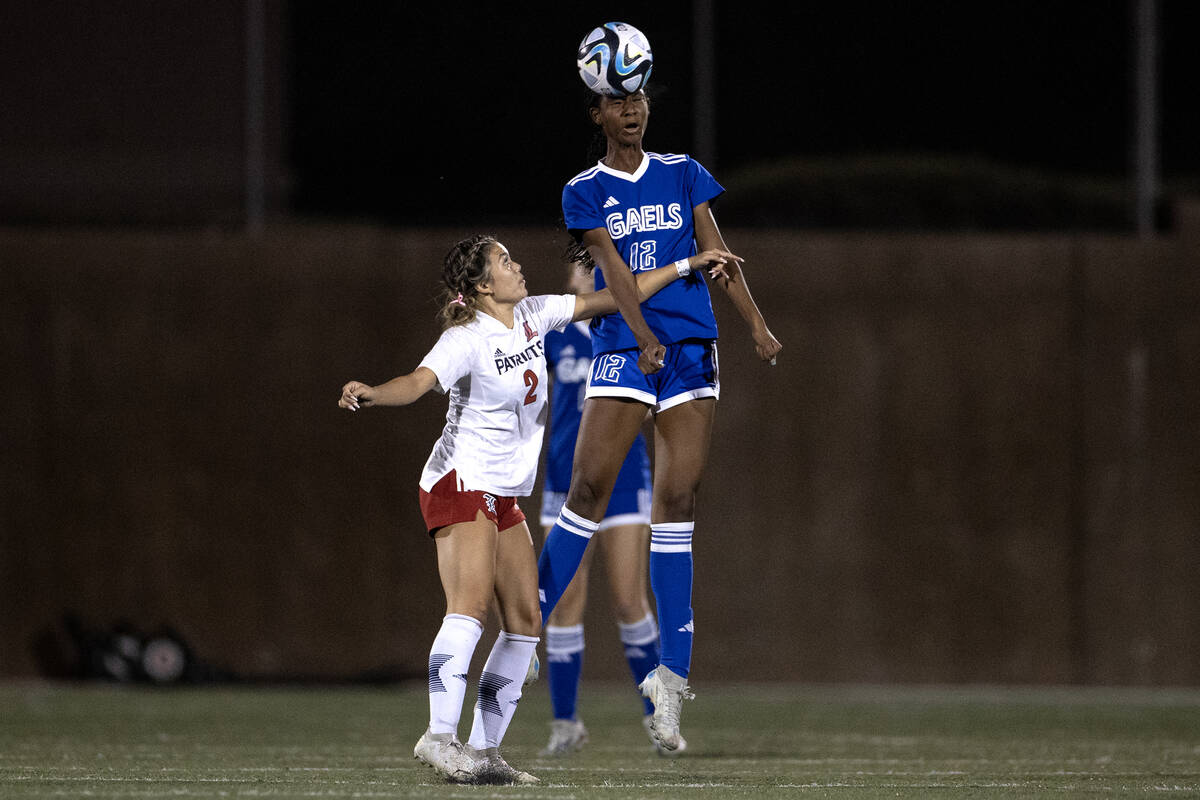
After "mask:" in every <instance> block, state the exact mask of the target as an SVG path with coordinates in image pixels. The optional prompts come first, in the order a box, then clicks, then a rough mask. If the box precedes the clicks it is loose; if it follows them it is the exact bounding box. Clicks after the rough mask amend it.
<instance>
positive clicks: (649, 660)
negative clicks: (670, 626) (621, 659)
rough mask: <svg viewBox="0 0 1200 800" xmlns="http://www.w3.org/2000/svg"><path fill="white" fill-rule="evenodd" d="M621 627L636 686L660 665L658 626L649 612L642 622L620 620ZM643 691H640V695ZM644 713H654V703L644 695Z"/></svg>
mask: <svg viewBox="0 0 1200 800" xmlns="http://www.w3.org/2000/svg"><path fill="white" fill-rule="evenodd" d="M617 627H619V628H620V629H621V644H623V645H625V660H626V661H628V662H629V671H630V672H631V673H632V674H633V683H634V685H635V686H636V685H637V684H639V683H641V682H642V681H643V680H645V679H646V676H647V675H649V674H650V673H651V671H653V670H654V668H655V667H657V666H658V626H657V625H655V624H654V617H652V616H650V615H649V614H647V615H646V617H645V619H643V620H641V621H640V622H634V623H631V624H629V625H626V624H625V623H624V622H618V623H617ZM641 695H642V693H641V692H640V691H639V692H638V697H641ZM642 706H643V707H644V708H645V711H644V712H643V713H646V714H653V713H654V704H653V703H651V702H650V700H649V699H648V698H645V697H642Z"/></svg>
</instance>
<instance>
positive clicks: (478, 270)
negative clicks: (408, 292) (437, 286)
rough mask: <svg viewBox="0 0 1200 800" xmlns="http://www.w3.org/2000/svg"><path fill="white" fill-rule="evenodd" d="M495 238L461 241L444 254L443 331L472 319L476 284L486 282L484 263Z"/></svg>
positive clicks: (482, 236)
mask: <svg viewBox="0 0 1200 800" xmlns="http://www.w3.org/2000/svg"><path fill="white" fill-rule="evenodd" d="M496 244H499V241H498V240H497V239H496V237H495V236H488V235H487V234H478V235H476V236H472V237H470V238H468V239H463V240H462V241H460V242H459V243H458V244H456V245H454V247H451V248H450V252H449V253H447V254H446V258H445V260H444V262H443V265H442V284H443V287H442V310H441V314H440V317H441V320H442V330H445V329H447V328H453V327H454V326H455V325H465V324H467V323H468V322H470V321H471V320H473V319H475V307H476V304H477V303H478V302H479V291H478V287H479V284H481V283H483V282H484V281H485V280H487V278H488V267H487V259H488V253H489V252H490V250H491V248H492V245H496Z"/></svg>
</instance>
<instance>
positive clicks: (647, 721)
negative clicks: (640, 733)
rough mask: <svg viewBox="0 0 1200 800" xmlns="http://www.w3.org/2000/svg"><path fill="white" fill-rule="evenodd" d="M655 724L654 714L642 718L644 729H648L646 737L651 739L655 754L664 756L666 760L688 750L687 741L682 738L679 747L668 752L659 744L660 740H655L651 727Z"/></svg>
mask: <svg viewBox="0 0 1200 800" xmlns="http://www.w3.org/2000/svg"><path fill="white" fill-rule="evenodd" d="M653 723H654V715H653V714H647V715H646V716H644V717H642V727H643V728H645V729H646V735H647V736H649V737H650V742H651V743H652V744H653V745H654V750H655V752H657V753H658V754H659V755H660V756H663V757H664V758H674V757H675V756H677V755H679V754H680V753H682V752H683V751H684V750H687V739H685V738H683V737H682V736H680V737H679V746H678V747H676V748H675V749H674V750H668V749H666V748H665V747H663V746H662V745H661V744H659V743H658V739H655V738H654V731H653V730H652V727H651V726H652V725H653Z"/></svg>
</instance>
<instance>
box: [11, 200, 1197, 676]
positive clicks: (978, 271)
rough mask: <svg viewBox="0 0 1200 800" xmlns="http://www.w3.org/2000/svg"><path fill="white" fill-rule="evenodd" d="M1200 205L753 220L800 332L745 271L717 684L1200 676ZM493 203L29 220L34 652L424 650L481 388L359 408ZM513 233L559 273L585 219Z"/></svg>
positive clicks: (23, 495)
mask: <svg viewBox="0 0 1200 800" xmlns="http://www.w3.org/2000/svg"><path fill="white" fill-rule="evenodd" d="M1196 228H1197V226H1195V225H1194V224H1193V225H1192V227H1191V228H1187V227H1185V228H1184V230H1183V232H1182V233H1180V234H1177V235H1172V236H1170V237H1165V238H1160V239H1157V240H1154V241H1149V242H1137V241H1135V240H1131V239H1123V238H1101V237H1093V236H1067V235H1061V236H1038V237H1032V236H1029V237H1023V236H1003V237H1001V236H958V235H956V236H936V235H895V236H879V235H871V234H843V235H825V234H818V233H792V232H786V231H761V230H729V231H726V237H727V240H728V241H729V243H730V245H731V246H732V247H733V248H734V249H735V251H736V252H738V253H740V254H741V255H743V256H745V257H746V259H747V269H748V271H749V274H750V276H751V280H752V284H751V285H752V287H753V289H754V291H755V295H756V297H757V299H758V302H759V304H760V306H761V307H762V308H763V310H764V312H765V314H766V316H767V319H768V321H769V322H770V324H771V327H772V329H773V330H774V332H775V333H776V335H777V336H778V337H779V338H780V340H781V341H782V342H783V343H784V347H785V350H784V351H783V353H782V355H781V357H780V360H779V365H778V366H777V367H776V368H774V369H772V368H769V367H764V366H763V365H761V364H759V363H756V361H755V359H754V358H753V352H752V347H751V344H750V340H749V337H748V336H747V335H746V333H745V331H744V329H743V327H742V326H741V325H740V322H739V321H738V319H737V318H736V314H735V313H734V311H733V309H732V307H731V306H730V305H729V304H728V303H727V302H724V301H723V299H722V298H720V297H718V298H717V308H718V316H719V319H720V321H721V324H722V331H723V336H722V341H721V366H722V386H723V394H722V399H721V401H720V406H719V412H718V419H717V423H716V430H715V434H714V447H713V453H712V458H711V463H710V466H709V469H708V472H707V477H706V483H705V485H704V486H703V487H702V490H701V497H700V501H699V524H698V527H697V535H696V545H695V552H696V563H697V567H696V572H697V577H696V586H697V593H696V599H695V610H696V625H697V635H696V654H695V669H694V675H695V680H696V682H697V683H702V682H705V681H711V680H719V679H788V680H801V681H878V682H883V681H911V682H924V681H937V682H1003V683H1063V682H1087V683H1144V684H1184V683H1186V684H1195V683H1198V682H1200V650H1198V647H1197V644H1196V643H1197V642H1198V641H1200V594H1198V593H1197V592H1196V591H1195V586H1196V579H1195V565H1196V564H1197V563H1200V545H1198V544H1197V532H1198V531H1200V410H1198V409H1200V370H1198V369H1197V365H1198V364H1200V315H1198V313H1197V308H1198V307H1200V278H1198V277H1197V276H1198V274H1200V257H1198V256H1197V255H1196V254H1197V253H1198V252H1200V249H1198V248H1197V244H1198V243H1200V242H1198V241H1197V239H1198V237H1197V236H1196V235H1195V232H1194V231H1195V230H1196ZM470 232H472V231H464V230H421V231H399V230H384V229H375V228H300V227H297V228H277V229H273V230H271V231H269V233H268V235H267V236H266V237H265V238H264V239H262V240H259V241H250V240H247V239H243V238H239V237H231V236H227V235H223V234H220V233H213V232H204V231H188V232H178V233H170V232H160V233H138V232H127V233H98V232H92V231H86V230H79V231H72V232H60V231H51V230H42V231H38V230H32V231H27V230H13V229H10V230H4V231H0V326H2V332H3V335H2V337H0V341H3V348H2V350H0V353H2V355H3V362H2V363H3V366H4V373H5V380H4V381H3V383H2V386H3V393H4V396H3V399H4V407H5V409H6V412H7V413H6V414H5V415H4V416H3V417H2V418H0V441H2V442H3V451H4V458H3V459H2V460H0V492H2V494H0V608H3V609H4V611H3V613H2V614H0V675H9V676H23V675H31V674H35V673H37V672H38V671H39V669H41V668H43V667H42V666H40V664H41V662H42V661H45V660H47V659H46V657H45V652H46V651H47V649H48V648H49V649H53V648H51V647H50V643H52V642H55V641H57V642H59V643H61V641H62V638H63V637H62V631H61V628H62V625H61V618H62V614H63V613H64V611H66V610H69V609H74V610H77V611H78V612H80V613H81V614H83V616H84V617H85V618H86V619H87V620H88V621H90V622H92V623H95V624H96V625H98V626H99V625H110V624H112V623H113V622H114V621H115V620H118V619H127V620H129V621H131V622H132V623H134V624H136V625H139V626H141V627H143V628H154V627H155V626H158V625H160V624H163V623H167V624H170V625H173V626H174V627H176V628H177V629H179V631H180V632H181V633H182V634H183V635H184V636H185V637H186V638H187V639H188V641H189V642H190V643H191V644H192V645H193V646H194V647H195V649H196V651H197V653H198V655H200V656H201V657H202V658H204V659H206V660H208V661H211V662H214V663H217V664H220V665H223V666H225V667H228V668H229V669H231V670H233V671H235V672H237V673H238V674H241V675H246V676H264V677H266V676H274V675H281V674H305V675H315V676H324V677H331V678H333V677H344V676H350V675H356V674H360V673H362V672H364V671H368V670H372V669H377V668H380V667H384V666H390V667H395V668H396V669H398V670H399V671H402V672H403V671H412V672H414V673H420V672H421V671H422V670H423V665H424V662H425V659H426V656H427V652H428V646H429V642H430V640H431V638H432V636H433V633H434V631H435V630H436V628H437V625H438V621H439V619H440V615H441V611H442V597H441V592H440V586H439V583H438V580H437V576H436V571H435V565H434V560H433V548H432V546H431V545H430V543H429V542H428V541H427V539H426V537H425V534H424V531H423V529H422V525H421V520H420V515H419V511H418V509H417V503H416V479H417V476H418V474H419V471H420V468H421V465H422V463H423V462H424V459H425V457H426V455H427V453H428V449H429V447H430V445H431V444H432V441H433V439H434V438H435V436H436V433H437V431H438V429H439V427H440V424H441V419H442V416H443V413H444V405H443V400H442V399H441V398H440V397H437V396H429V397H427V398H424V399H423V400H422V401H420V402H419V403H417V404H416V405H414V406H412V407H409V408H405V409H382V410H371V411H367V412H364V413H360V414H356V415H351V414H347V413H345V412H341V411H340V410H339V409H337V408H336V405H335V401H336V398H337V394H338V389H339V387H340V386H341V384H342V383H343V382H344V381H346V380H348V379H350V378H360V379H363V380H367V381H381V380H384V379H386V378H389V377H392V376H394V375H396V374H399V373H401V372H406V371H408V370H410V369H411V368H412V367H414V366H415V365H416V363H417V361H418V360H419V359H420V357H421V355H423V353H424V352H425V351H426V349H427V348H428V347H429V346H430V345H431V344H432V342H433V341H434V340H435V338H436V334H437V326H436V322H435V320H434V314H435V308H434V305H433V302H432V298H433V296H434V294H435V291H436V281H437V275H438V271H439V269H440V263H441V257H442V255H443V253H444V252H445V251H446V250H447V249H448V247H449V245H450V244H451V243H452V242H453V241H455V240H456V239H457V238H458V237H459V236H461V235H464V234H466V233H470ZM497 233H499V235H500V236H501V237H502V239H503V240H504V241H505V242H506V243H507V244H508V245H509V246H510V249H511V250H512V251H513V252H514V254H515V255H516V256H517V258H518V259H519V260H521V261H522V263H523V264H524V265H525V268H526V273H527V275H528V277H529V283H530V285H531V287H532V289H533V290H534V291H540V292H550V291H558V289H559V276H560V274H561V273H560V270H559V268H558V266H557V262H556V256H557V254H558V251H559V249H560V245H561V237H560V236H559V235H558V234H557V233H555V232H554V231H548V230H538V229H520V230H501V231H497ZM538 503H539V498H538V497H537V496H536V495H535V496H534V497H532V498H530V499H529V500H528V501H526V502H525V503H524V504H523V507H524V508H525V510H526V512H527V513H529V514H531V515H532V516H536V514H535V513H534V512H536V509H537V507H538ZM596 584H597V585H596V586H595V588H594V595H593V597H594V598H595V602H594V603H593V607H592V609H590V611H589V643H590V647H589V651H588V668H587V671H588V673H589V674H591V675H595V676H606V677H620V676H621V675H622V674H623V670H624V667H623V664H622V661H621V658H620V654H619V650H618V649H617V646H616V643H617V639H616V632H615V626H614V625H613V624H612V623H611V618H610V616H609V615H608V613H607V611H606V609H605V604H604V602H603V594H602V592H603V590H604V587H603V581H602V580H597V581H596ZM38 643H40V644H38ZM38 652H41V653H42V654H43V657H42V658H41V659H40V660H39V657H38V655H37V653H38Z"/></svg>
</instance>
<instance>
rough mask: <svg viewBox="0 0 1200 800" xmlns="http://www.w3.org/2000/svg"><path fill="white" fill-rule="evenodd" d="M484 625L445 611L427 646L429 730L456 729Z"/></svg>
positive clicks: (440, 731) (449, 730) (450, 731)
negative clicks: (439, 626)
mask: <svg viewBox="0 0 1200 800" xmlns="http://www.w3.org/2000/svg"><path fill="white" fill-rule="evenodd" d="M482 635H483V625H482V624H480V622H479V620H477V619H475V618H474V617H467V616H463V615H462V614H448V615H447V616H446V617H445V619H443V620H442V627H441V630H439V631H438V634H437V636H436V637H434V639H433V647H431V648H430V649H429V732H430V733H455V734H457V733H458V718H459V717H460V716H462V706H463V698H465V697H466V696H467V672H468V671H469V670H470V668H471V656H472V655H474V654H475V645H477V644H479V637H481V636H482Z"/></svg>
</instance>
